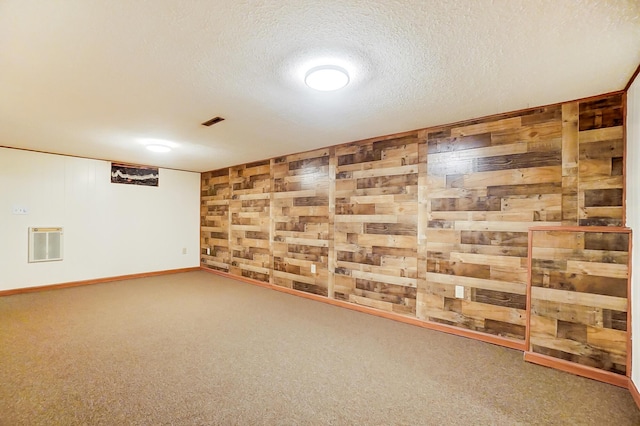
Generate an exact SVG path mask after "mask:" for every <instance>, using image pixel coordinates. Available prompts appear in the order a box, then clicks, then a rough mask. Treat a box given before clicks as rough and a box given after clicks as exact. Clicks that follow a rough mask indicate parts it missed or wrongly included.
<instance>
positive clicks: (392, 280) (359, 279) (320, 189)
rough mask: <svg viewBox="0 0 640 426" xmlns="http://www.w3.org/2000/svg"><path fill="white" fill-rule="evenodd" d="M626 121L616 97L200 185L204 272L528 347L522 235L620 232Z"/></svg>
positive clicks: (247, 168) (263, 165)
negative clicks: (542, 230) (544, 230)
mask: <svg viewBox="0 0 640 426" xmlns="http://www.w3.org/2000/svg"><path fill="white" fill-rule="evenodd" d="M623 111H624V107H623V97H622V94H621V93H616V94H613V95H606V96H601V97H595V98H591V99H588V100H584V101H572V102H566V103H563V104H558V105H551V106H547V107H539V108H531V109H528V110H524V111H518V112H513V113H506V114H501V115H500V116H495V117H490V118H485V119H478V120H470V121H466V122H463V123H458V124H454V125H448V126H441V127H435V128H429V129H421V130H418V131H414V132H408V133H405V134H402V135H395V136H387V137H381V138H377V139H372V140H367V141H360V142H353V143H348V144H344V145H339V146H335V147H331V148H326V149H321V150H316V151H312V152H306V153H300V154H294V155H288V156H283V157H279V158H275V159H271V160H265V161H263V162H258V163H253V164H247V165H241V166H235V167H231V168H229V169H225V170H221V171H213V172H207V173H203V174H202V195H203V196H202V245H203V251H202V253H203V255H202V264H203V266H204V267H207V268H212V269H217V270H221V271H228V272H229V273H231V274H234V275H238V276H242V277H247V278H253V279H257V280H260V281H263V282H270V283H272V284H275V285H279V286H284V287H287V288H292V289H295V290H300V291H303V292H309V293H314V294H319V295H322V296H327V297H329V298H334V299H338V300H344V301H348V302H351V303H356V304H361V305H365V306H368V307H373V308H376V309H379V310H383V311H387V312H393V313H396V314H399V315H404V316H407V317H410V318H416V319H418V320H421V321H425V322H437V323H439V324H444V325H446V326H449V327H452V328H453V329H461V330H472V331H474V332H479V333H482V334H485V335H491V336H498V337H499V338H502V339H507V340H508V341H511V342H519V343H518V344H520V343H521V344H522V347H523V348H524V343H525V337H526V331H527V330H526V326H527V321H526V319H527V310H526V309H527V307H526V293H527V278H528V272H529V271H528V255H529V252H528V230H529V228H530V227H533V226H589V225H599V226H602V225H604V226H621V225H622V223H623V200H622V198H623V195H622V194H623V185H624V177H623V167H622V164H623V152H624V139H623V133H624V132H623V125H624V123H623V120H624V114H623ZM225 185H227V186H228V187H225ZM225 235H226V236H227V237H228V242H227V243H226V245H225ZM589 238H596V239H597V238H599V237H597V236H595V237H589ZM207 247H210V250H211V251H210V253H211V254H209V255H207V251H206V249H207ZM559 260H562V259H559ZM312 266H314V267H315V268H316V273H313V272H312V271H311V268H312ZM568 306H571V303H568ZM619 312H621V311H619ZM612 315H614V316H615V315H618V314H616V313H612ZM616 318H617V317H616ZM616 365H622V364H619V363H618V364H616Z"/></svg>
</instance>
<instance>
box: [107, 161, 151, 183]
mask: <svg viewBox="0 0 640 426" xmlns="http://www.w3.org/2000/svg"><path fill="white" fill-rule="evenodd" d="M158 180H159V172H158V168H157V167H147V166H136V165H133V164H122V163H111V183H124V184H128V185H142V186H158Z"/></svg>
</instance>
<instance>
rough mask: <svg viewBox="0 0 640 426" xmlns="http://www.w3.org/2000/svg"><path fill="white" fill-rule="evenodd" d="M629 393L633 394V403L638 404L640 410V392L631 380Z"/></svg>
mask: <svg viewBox="0 0 640 426" xmlns="http://www.w3.org/2000/svg"><path fill="white" fill-rule="evenodd" d="M629 393H631V397H632V398H633V401H634V402H635V403H636V405H637V406H638V408H640V392H638V388H637V387H636V384H635V383H633V380H631V379H629Z"/></svg>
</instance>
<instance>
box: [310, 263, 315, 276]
mask: <svg viewBox="0 0 640 426" xmlns="http://www.w3.org/2000/svg"><path fill="white" fill-rule="evenodd" d="M311 273H312V274H315V273H316V264H315V263H312V264H311Z"/></svg>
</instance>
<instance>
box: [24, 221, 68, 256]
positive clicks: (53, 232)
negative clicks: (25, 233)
mask: <svg viewBox="0 0 640 426" xmlns="http://www.w3.org/2000/svg"><path fill="white" fill-rule="evenodd" d="M62 236H63V232H62V228H29V262H30V263H32V262H49V261H52V260H62Z"/></svg>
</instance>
